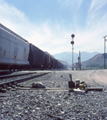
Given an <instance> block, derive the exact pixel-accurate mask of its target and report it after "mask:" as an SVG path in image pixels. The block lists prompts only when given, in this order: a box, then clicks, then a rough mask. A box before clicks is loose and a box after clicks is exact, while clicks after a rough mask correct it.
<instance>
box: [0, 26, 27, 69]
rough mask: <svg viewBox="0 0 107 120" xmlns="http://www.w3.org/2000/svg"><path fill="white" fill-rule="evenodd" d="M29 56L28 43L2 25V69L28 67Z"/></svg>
mask: <svg viewBox="0 0 107 120" xmlns="http://www.w3.org/2000/svg"><path fill="white" fill-rule="evenodd" d="M28 55H29V43H28V41H27V40H25V39H23V38H22V37H20V36H19V35H17V34H16V33H14V32H13V31H11V30H10V29H8V28H6V27H5V26H3V25H2V24H0V69H16V68H23V67H26V66H28V65H29V61H28Z"/></svg>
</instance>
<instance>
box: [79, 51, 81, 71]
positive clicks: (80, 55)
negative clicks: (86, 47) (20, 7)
mask: <svg viewBox="0 0 107 120" xmlns="http://www.w3.org/2000/svg"><path fill="white" fill-rule="evenodd" d="M79 58H80V59H79V67H80V70H81V52H80V51H79Z"/></svg>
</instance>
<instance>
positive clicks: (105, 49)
mask: <svg viewBox="0 0 107 120" xmlns="http://www.w3.org/2000/svg"><path fill="white" fill-rule="evenodd" d="M106 38H107V35H106V36H104V69H105V68H106V41H107V39H106Z"/></svg>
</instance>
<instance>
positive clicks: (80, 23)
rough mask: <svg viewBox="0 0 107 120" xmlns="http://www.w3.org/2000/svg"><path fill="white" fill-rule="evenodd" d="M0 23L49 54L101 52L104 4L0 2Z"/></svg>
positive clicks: (106, 24) (106, 0) (106, 15)
mask: <svg viewBox="0 0 107 120" xmlns="http://www.w3.org/2000/svg"><path fill="white" fill-rule="evenodd" d="M0 23H1V24H3V25H5V26H7V27H8V28H10V29H11V30H13V31H14V32H16V33H17V34H19V35H20V36H22V37H23V38H25V39H26V40H28V41H29V42H30V43H33V44H34V45H36V46H37V47H39V48H40V49H42V50H43V51H48V52H49V53H51V54H56V53H60V52H66V51H72V46H71V44H70V42H71V34H75V38H74V41H75V44H74V51H75V52H77V53H78V52H79V51H87V52H94V51H97V52H104V39H103V37H104V36H105V35H107V0H0Z"/></svg>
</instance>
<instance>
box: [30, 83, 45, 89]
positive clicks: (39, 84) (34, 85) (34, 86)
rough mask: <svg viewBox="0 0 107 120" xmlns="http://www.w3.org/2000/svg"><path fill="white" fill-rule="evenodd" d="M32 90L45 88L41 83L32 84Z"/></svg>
mask: <svg viewBox="0 0 107 120" xmlns="http://www.w3.org/2000/svg"><path fill="white" fill-rule="evenodd" d="M32 88H45V86H44V85H43V84H42V83H41V82H38V83H32Z"/></svg>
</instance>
